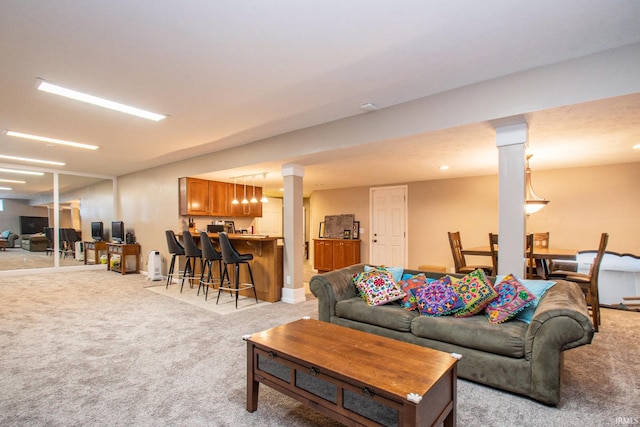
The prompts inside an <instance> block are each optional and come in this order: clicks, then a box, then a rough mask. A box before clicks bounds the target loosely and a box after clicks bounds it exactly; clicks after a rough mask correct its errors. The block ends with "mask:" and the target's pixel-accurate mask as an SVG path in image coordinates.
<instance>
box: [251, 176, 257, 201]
mask: <svg viewBox="0 0 640 427" xmlns="http://www.w3.org/2000/svg"><path fill="white" fill-rule="evenodd" d="M251 179H252V184H253V197H252V198H251V200H250V202H251V203H258V199H256V176H255V175H253V176H252V177H251Z"/></svg>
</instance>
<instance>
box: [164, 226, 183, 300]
mask: <svg viewBox="0 0 640 427" xmlns="http://www.w3.org/2000/svg"><path fill="white" fill-rule="evenodd" d="M164 234H165V236H166V237H167V247H168V248H169V253H170V254H171V264H170V266H169V271H168V272H167V286H165V289H169V283H171V282H172V281H173V275H174V272H173V270H174V268H175V264H176V257H179V256H183V255H184V247H183V246H182V245H181V244H180V242H179V241H178V239H177V238H176V233H174V232H173V230H166V231H165V232H164ZM180 276H184V271H180V270H179V269H178V279H180Z"/></svg>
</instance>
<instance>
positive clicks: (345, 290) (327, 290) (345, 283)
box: [309, 264, 364, 322]
mask: <svg viewBox="0 0 640 427" xmlns="http://www.w3.org/2000/svg"><path fill="white" fill-rule="evenodd" d="M362 271H364V264H355V265H351V266H349V267H344V268H340V269H338V270H333V271H329V272H327V273H322V274H317V275H315V276H313V277H312V278H311V280H310V281H309V289H310V290H311V293H313V295H315V296H316V298H318V319H319V320H322V321H324V322H329V321H330V320H331V316H335V314H336V303H338V301H342V300H345V299H349V298H353V297H355V296H357V295H358V292H357V290H356V286H355V285H354V284H353V280H352V278H353V275H354V274H357V273H360V272H362Z"/></svg>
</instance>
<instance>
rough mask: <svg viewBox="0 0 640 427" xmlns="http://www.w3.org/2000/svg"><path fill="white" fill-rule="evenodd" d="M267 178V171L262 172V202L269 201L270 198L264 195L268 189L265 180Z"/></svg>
mask: <svg viewBox="0 0 640 427" xmlns="http://www.w3.org/2000/svg"><path fill="white" fill-rule="evenodd" d="M266 180H267V174H266V172H265V173H263V174H262V198H261V199H260V203H268V202H269V199H267V196H265V195H264V191H265V189H266V187H265V182H266Z"/></svg>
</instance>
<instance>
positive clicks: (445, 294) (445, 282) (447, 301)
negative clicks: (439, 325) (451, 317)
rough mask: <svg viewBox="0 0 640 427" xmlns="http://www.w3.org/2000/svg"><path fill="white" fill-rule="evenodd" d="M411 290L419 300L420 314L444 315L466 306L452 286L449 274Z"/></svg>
mask: <svg viewBox="0 0 640 427" xmlns="http://www.w3.org/2000/svg"><path fill="white" fill-rule="evenodd" d="M410 292H411V293H412V294H413V295H414V296H415V299H416V300H417V302H416V304H417V306H418V309H419V310H420V314H423V315H425V316H444V315H447V314H451V313H455V312H456V311H458V310H460V309H461V308H464V303H463V302H462V300H461V299H460V297H458V294H457V293H456V291H455V290H454V289H453V286H451V280H450V279H449V277H448V276H445V277H442V278H441V279H439V280H434V281H433V282H431V283H427V284H426V285H424V286H421V287H419V288H414V289H411V291H410Z"/></svg>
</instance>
